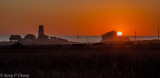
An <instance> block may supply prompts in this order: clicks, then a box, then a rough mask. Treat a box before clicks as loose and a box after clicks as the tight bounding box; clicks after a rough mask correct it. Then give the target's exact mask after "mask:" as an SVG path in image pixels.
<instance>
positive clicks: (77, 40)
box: [77, 35, 78, 43]
mask: <svg viewBox="0 0 160 78" xmlns="http://www.w3.org/2000/svg"><path fill="white" fill-rule="evenodd" d="M77 43H78V35H77Z"/></svg>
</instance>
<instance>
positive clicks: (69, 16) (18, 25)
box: [0, 0, 160, 36]
mask: <svg viewBox="0 0 160 78" xmlns="http://www.w3.org/2000/svg"><path fill="white" fill-rule="evenodd" d="M39 24H43V25H44V28H45V33H46V34H48V35H101V34H104V33H106V32H108V31H112V30H116V31H121V32H123V35H134V31H135V30H136V31H137V35H144V36H154V35H157V28H158V26H159V27H160V0H0V35H11V34H20V35H25V34H27V33H33V34H36V35H37V32H38V25H39Z"/></svg>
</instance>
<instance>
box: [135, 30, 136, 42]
mask: <svg viewBox="0 0 160 78" xmlns="http://www.w3.org/2000/svg"><path fill="white" fill-rule="evenodd" d="M135 41H136V31H135Z"/></svg>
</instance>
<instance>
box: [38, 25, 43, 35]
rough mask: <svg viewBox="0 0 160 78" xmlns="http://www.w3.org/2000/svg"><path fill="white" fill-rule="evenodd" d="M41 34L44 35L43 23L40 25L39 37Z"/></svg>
mask: <svg viewBox="0 0 160 78" xmlns="http://www.w3.org/2000/svg"><path fill="white" fill-rule="evenodd" d="M40 35H44V29H43V25H39V31H38V37H39V36H40Z"/></svg>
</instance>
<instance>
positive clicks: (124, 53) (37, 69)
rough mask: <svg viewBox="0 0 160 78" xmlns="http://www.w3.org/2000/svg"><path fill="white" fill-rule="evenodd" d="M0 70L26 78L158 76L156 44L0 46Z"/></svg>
mask: <svg viewBox="0 0 160 78" xmlns="http://www.w3.org/2000/svg"><path fill="white" fill-rule="evenodd" d="M0 73H25V74H29V75H30V77H29V78H160V44H106V45H98V44H97V45H32V46H31V45H28V46H27V45H26V46H18V47H12V46H0Z"/></svg>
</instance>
